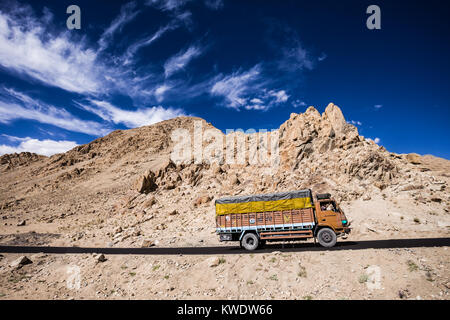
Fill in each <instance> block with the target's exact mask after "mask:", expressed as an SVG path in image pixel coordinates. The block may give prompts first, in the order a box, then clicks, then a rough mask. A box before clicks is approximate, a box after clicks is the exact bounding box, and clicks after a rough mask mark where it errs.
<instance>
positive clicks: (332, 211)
mask: <svg viewBox="0 0 450 320" xmlns="http://www.w3.org/2000/svg"><path fill="white" fill-rule="evenodd" d="M319 209H320V211H321V214H320V215H319V216H320V217H319V216H318V217H317V219H318V223H319V224H322V225H328V226H331V227H333V228H338V227H340V223H339V222H340V214H339V210H338V208H337V207H336V204H335V202H334V201H332V200H324V201H320V202H319Z"/></svg>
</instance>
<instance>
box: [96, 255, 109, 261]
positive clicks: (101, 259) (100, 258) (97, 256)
mask: <svg viewBox="0 0 450 320" xmlns="http://www.w3.org/2000/svg"><path fill="white" fill-rule="evenodd" d="M94 259H95V261H96V262H105V261H106V260H108V259H106V257H105V255H104V254H103V253H100V254H94Z"/></svg>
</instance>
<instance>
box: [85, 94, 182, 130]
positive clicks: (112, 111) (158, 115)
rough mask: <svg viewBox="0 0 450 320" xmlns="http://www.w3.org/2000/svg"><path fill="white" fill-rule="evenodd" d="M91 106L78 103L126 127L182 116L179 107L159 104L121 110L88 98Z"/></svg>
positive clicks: (105, 102) (105, 118) (107, 103)
mask: <svg viewBox="0 0 450 320" xmlns="http://www.w3.org/2000/svg"><path fill="white" fill-rule="evenodd" d="M90 102H91V103H92V104H93V106H88V105H85V104H80V103H79V104H78V105H79V106H80V107H82V108H83V109H85V110H87V111H89V112H92V113H94V114H96V115H97V116H99V117H100V118H102V119H103V120H106V121H109V122H113V123H115V124H119V123H122V124H124V125H125V126H127V127H128V128H136V127H141V126H146V125H151V124H154V123H156V122H160V121H163V120H167V119H171V118H175V117H179V116H183V115H184V113H183V111H182V110H180V109H172V108H168V109H165V108H163V107H161V106H154V107H149V108H142V109H137V110H123V109H120V108H118V107H116V106H114V105H112V104H111V103H109V102H107V101H100V100H90Z"/></svg>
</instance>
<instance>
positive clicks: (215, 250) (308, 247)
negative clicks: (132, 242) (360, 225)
mask: <svg viewBox="0 0 450 320" xmlns="http://www.w3.org/2000/svg"><path fill="white" fill-rule="evenodd" d="M445 246H450V238H419V239H392V240H364V241H341V242H338V243H337V244H336V246H335V247H333V248H331V249H326V248H322V247H320V246H319V245H318V244H317V245H314V244H313V243H295V244H285V245H284V246H283V245H281V244H267V245H266V246H265V247H264V248H263V249H259V250H256V251H252V252H249V251H246V250H243V249H240V248H239V246H216V247H172V248H169V247H165V248H161V247H152V248H88V247H45V246H40V247H38V246H35V247H33V246H0V253H39V252H43V253H51V254H80V253H104V254H134V255H209V254H243V253H254V254H258V253H268V252H273V251H282V252H302V251H322V250H330V251H331V250H333V251H336V250H361V249H389V248H421V247H445Z"/></svg>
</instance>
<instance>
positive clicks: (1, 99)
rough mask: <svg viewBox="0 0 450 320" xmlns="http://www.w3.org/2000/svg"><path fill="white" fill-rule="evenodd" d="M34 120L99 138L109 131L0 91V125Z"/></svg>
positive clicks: (67, 113) (52, 107) (2, 90)
mask: <svg viewBox="0 0 450 320" xmlns="http://www.w3.org/2000/svg"><path fill="white" fill-rule="evenodd" d="M19 119H25V120H34V121H38V122H40V123H45V124H50V125H53V126H56V127H59V128H62V129H66V130H69V131H73V132H81V133H86V134H90V135H95V136H100V135H104V134H107V133H108V132H109V131H111V130H110V129H108V128H107V127H104V126H103V125H102V124H99V123H97V122H95V121H88V120H81V119H79V118H77V117H75V116H73V115H72V114H70V113H69V112H68V111H67V110H65V109H63V108H57V107H54V106H51V105H48V104H46V103H43V102H41V101H39V100H35V99H33V98H31V97H30V96H28V95H25V94H23V93H20V92H17V91H15V90H13V89H7V88H3V89H1V90H0V123H4V124H8V123H11V122H12V121H14V120H19Z"/></svg>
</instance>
